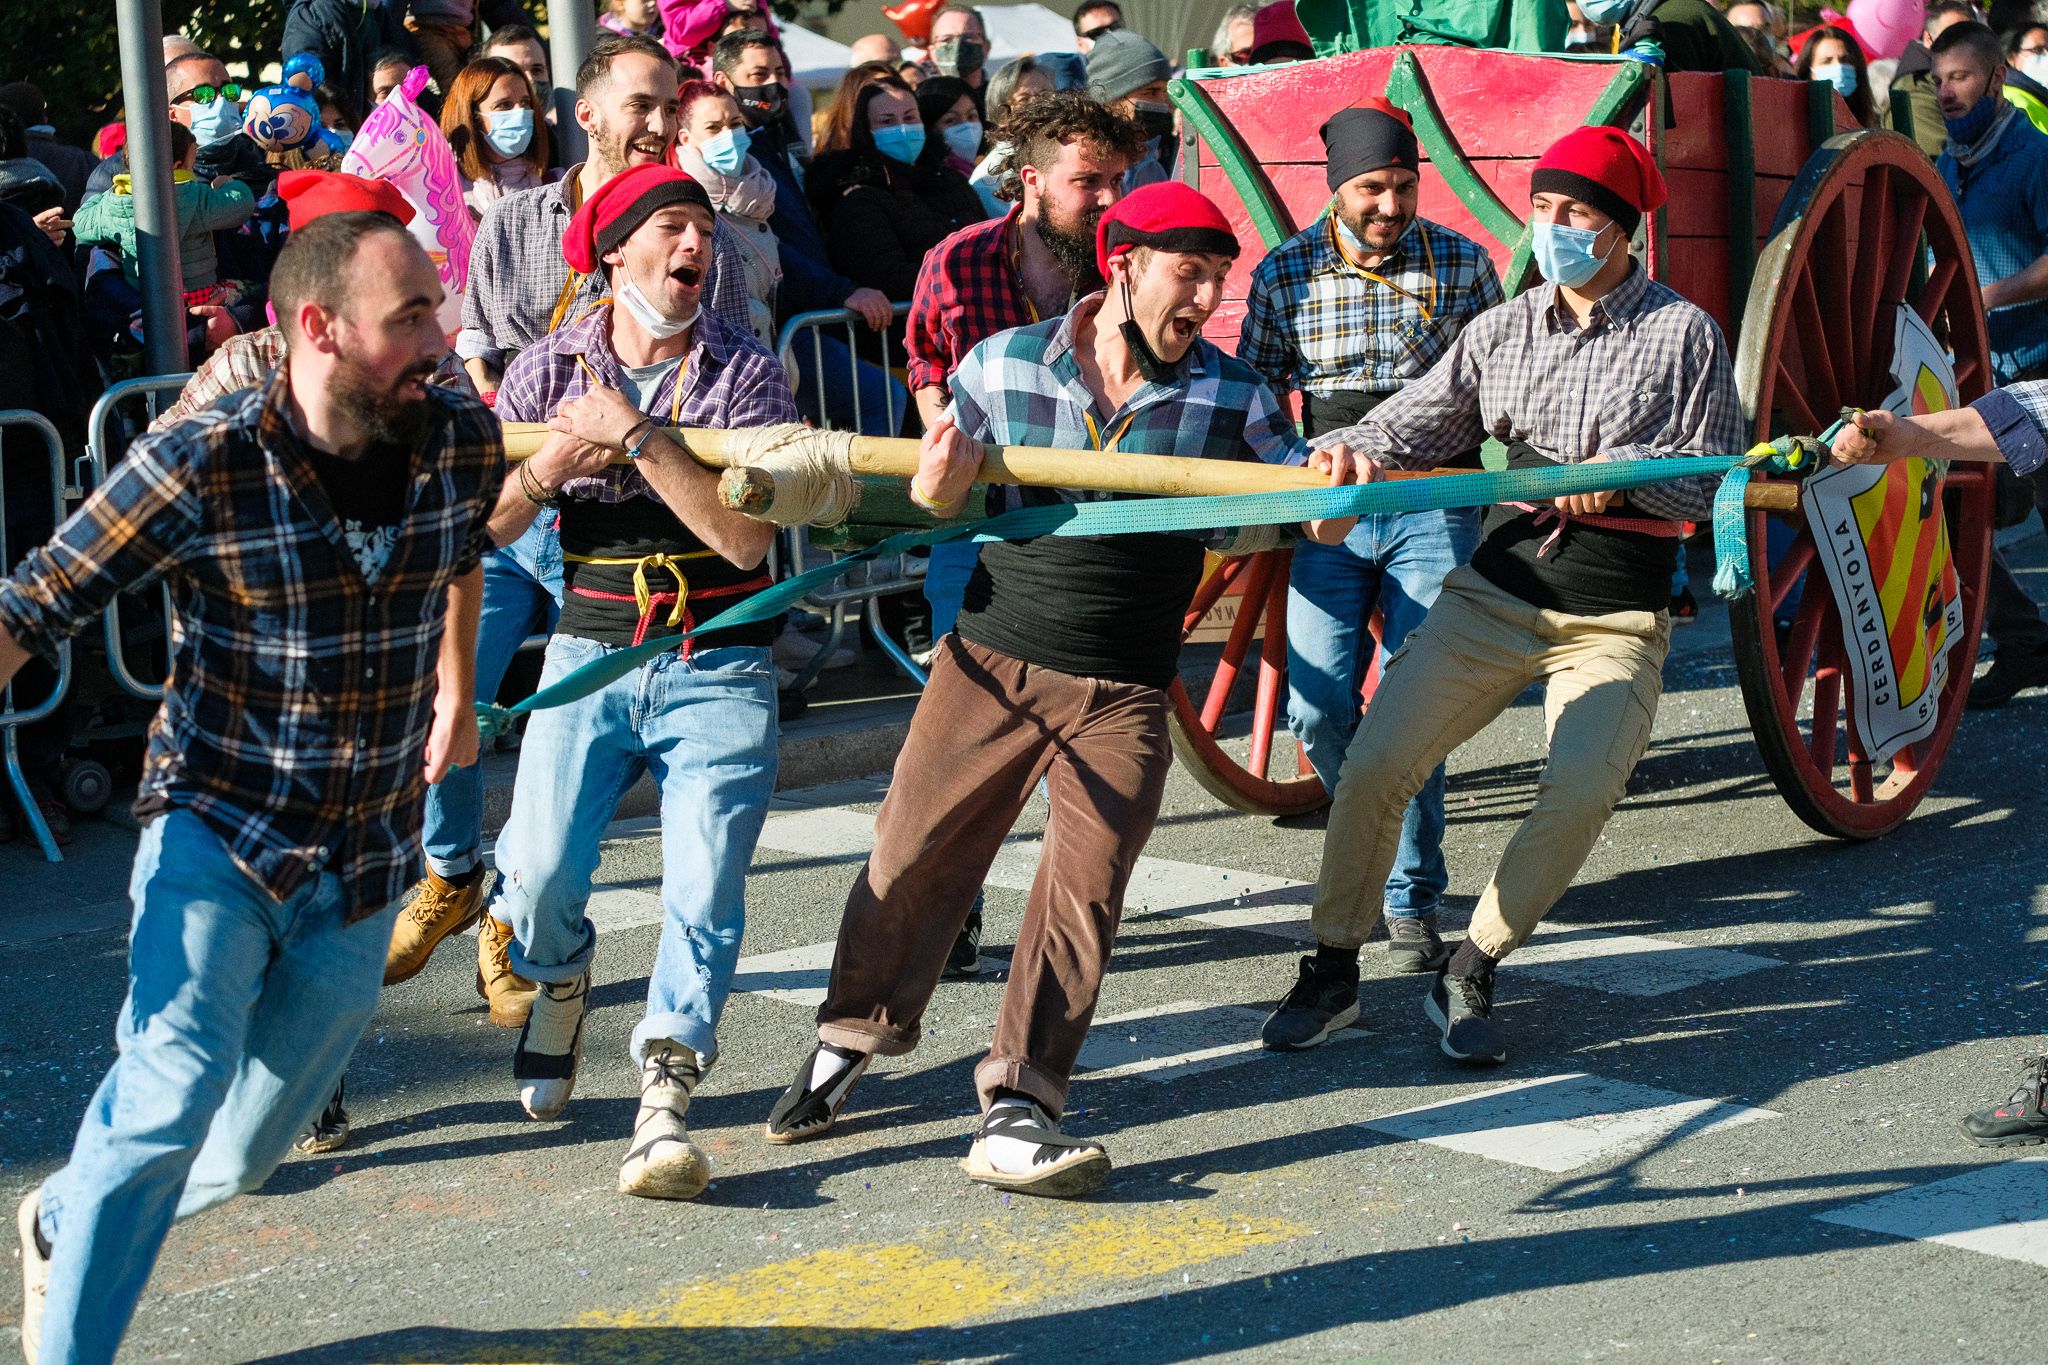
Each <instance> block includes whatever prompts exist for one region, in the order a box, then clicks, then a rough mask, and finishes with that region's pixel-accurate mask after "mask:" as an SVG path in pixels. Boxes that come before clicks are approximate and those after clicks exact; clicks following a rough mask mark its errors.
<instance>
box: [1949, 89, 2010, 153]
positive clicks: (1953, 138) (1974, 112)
mask: <svg viewBox="0 0 2048 1365" xmlns="http://www.w3.org/2000/svg"><path fill="white" fill-rule="evenodd" d="M2004 103H2005V101H2004V100H1999V99H1993V98H1992V97H1991V96H1989V95H1985V96H1983V97H1982V98H1980V99H1979V100H1978V101H1977V102H1976V103H1975V104H1973V105H1971V106H1970V112H1969V113H1967V114H1964V115H1963V116H1962V117H1961V118H1955V119H1950V118H1945V119H1943V120H1942V123H1943V124H1944V125H1945V126H1946V127H1947V128H1948V140H1949V141H1950V142H1960V143H1961V144H1962V145H1963V146H1965V147H1967V146H1969V145H1970V144H1971V143H1973V142H1975V141H1976V140H1977V139H1978V138H1980V137H1982V136H1984V134H1985V132H1986V131H1987V130H1989V129H1990V127H1991V120H1992V119H1994V118H1996V117H1998V110H1999V108H2000V107H2001V106H2002V105H2003V104H2004Z"/></svg>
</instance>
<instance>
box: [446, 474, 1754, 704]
mask: <svg viewBox="0 0 2048 1365" xmlns="http://www.w3.org/2000/svg"><path fill="white" fill-rule="evenodd" d="M1743 465H1744V459H1743V458H1739V457H1735V456H1728V455H1684V456H1676V457H1673V458H1670V459H1660V460H1629V461H1615V462H1606V461H1601V462H1597V463H1587V464H1572V465H1557V466H1555V467H1552V468H1549V469H1508V470H1487V471H1482V472H1475V473H1471V474H1446V475H1443V476H1441V477H1438V478H1433V479H1397V480H1387V481H1384V482H1380V483H1368V484H1345V485H1342V486H1340V487H1336V488H1302V489H1292V490H1289V491H1286V492H1280V493H1233V494H1229V495H1225V496H1221V497H1206V498H1121V499H1115V500H1110V501H1102V502H1076V503H1069V502H1063V503H1056V504H1054V505H1052V506H1049V507H1023V508H1019V509H1017V510H1016V511H1014V512H1005V513H1003V514H1002V515H1001V516H998V517H991V518H989V519H988V520H986V521H978V522H971V523H968V524H966V525H961V526H939V527H934V528H933V529H932V530H929V531H906V532H905V533H904V534H902V535H898V536H890V537H889V538H888V539H887V540H884V541H882V542H881V543H880V544H877V545H874V546H871V547H869V548H868V549H865V550H861V551H859V552H857V553H855V554H851V555H848V556H847V557H846V558H844V559H839V560H835V561H833V562H832V563H830V564H821V565H819V566H818V567H817V568H815V569H810V570H807V571H806V572H804V573H800V574H798V575H797V576H796V577H794V578H788V579H784V580H783V581H782V582H780V583H777V584H775V585H774V586H773V587H771V588H766V589H764V590H762V591H761V592H758V593H755V594H754V595H753V596H752V597H749V598H748V599H747V600H746V601H744V602H741V603H738V604H737V605H735V606H732V607H728V608H727V609H726V610H724V611H722V612H720V613H719V614H718V615H716V616H714V617H712V618H711V619H710V620H708V621H705V622H703V623H701V624H700V625H698V626H697V627H696V629H695V630H693V631H691V632H690V634H691V635H693V636H694V635H705V634H709V633H710V632H712V631H715V630H723V629H725V628H727V627H728V626H742V625H747V624H750V623H752V622H755V621H765V620H768V619H770V618H771V617H775V616H780V615H781V614H782V613H783V612H785V611H787V610H788V609H789V608H790V607H792V606H794V605H795V604H796V603H798V602H800V601H802V600H803V599H804V598H805V597H807V596H809V595H810V594H811V593H812V592H813V591H815V590H816V589H818V588H820V587H823V586H825V585H826V584H828V583H831V582H832V581H833V580H834V579H837V578H841V577H843V576H844V575H845V574H847V573H848V572H849V571H851V570H852V569H853V567H854V566H855V565H857V564H861V563H864V562H866V561H867V560H871V559H882V558H886V557H888V556H890V555H899V554H903V553H905V552H906V551H909V550H914V549H917V548H919V547H920V546H926V545H940V544H944V543H945V542H947V541H950V540H961V539H973V540H977V541H990V540H1030V539H1033V538H1034V537H1037V536H1048V535H1050V536H1114V535H1129V534H1133V533H1136V532H1144V531H1153V532H1158V531H1167V532H1171V531H1210V530H1219V529H1224V528H1229V527H1237V526H1275V525H1283V526H1284V525H1287V524H1289V523H1292V522H1300V521H1323V520H1328V519H1331V518H1335V517H1350V516H1361V517H1364V516H1380V515H1387V514H1392V513H1401V512H1432V511H1441V510H1444V509H1447V508H1452V507H1486V506H1491V505H1492V504H1494V503H1501V502H1547V501H1549V500H1550V499H1552V498H1558V497H1563V496H1565V495H1566V494H1570V493H1600V492H1609V491H1626V490H1628V489H1631V488H1645V487H1648V486H1649V485H1651V484H1657V483H1666V482H1669V481H1670V480H1672V479H1684V478H1698V477H1700V476H1703V475H1715V476H1727V475H1728V474H1729V473H1730V471H1731V470H1737V469H1741V468H1742V467H1743ZM1745 477H1746V475H1745ZM1723 491H1724V493H1725V491H1726V485H1725V484H1724V485H1723ZM1736 506H1737V508H1738V509H1739V508H1740V506H1741V503H1740V493H1739V492H1738V494H1737V503H1736ZM1735 522H1736V524H1735V526H1734V534H1736V535H1737V536H1743V535H1744V530H1743V523H1742V519H1741V518H1740V517H1737V518H1736V519H1735ZM1721 534H1722V527H1721V523H1720V517H1719V508H1718V506H1717V508H1716V520H1715V536H1716V539H1717V541H1718V539H1719V537H1720V536H1721ZM1743 554H1744V558H1745V560H1746V558H1747V550H1746V549H1745V550H1744V551H1743ZM1716 581H1717V582H1718V581H1719V575H1718V574H1717V575H1716ZM678 642H679V640H678V637H676V636H669V637H666V638H664V639H660V640H649V641H648V642H647V643H645V644H642V645H635V646H633V647H632V648H630V649H621V650H616V651H613V652H611V653H607V654H605V655H604V656H602V657H601V658H597V659H593V660H592V661H591V662H589V663H587V664H585V665H583V666H582V667H581V668H579V669H577V670H576V671H575V672H573V673H571V674H569V675H568V676H567V677H565V678H562V679H559V680H558V681H556V682H553V683H550V684H549V685H548V686H546V687H544V688H542V689H541V690H540V691H538V692H536V693H534V694H533V695H532V696H530V697H528V698H527V699H526V700H524V701H522V702H517V703H514V704H513V705H511V706H498V705H495V704H492V703H488V702H479V703H478V704H477V708H476V712H477V724H478V726H479V727H480V728H481V729H482V731H483V734H484V737H485V738H489V737H491V736H493V735H498V734H502V733H504V732H505V731H506V730H507V729H509V728H510V727H511V725H512V722H513V721H514V720H515V719H517V718H518V717H519V716H520V715H523V714H525V713H526V712H529V711H540V710H545V709H546V708H548V707H550V706H561V705H564V704H566V703H568V702H572V701H576V700H578V699H580V698H583V697H587V696H589V695H590V694H591V693H593V692H596V691H598V690H599V689H601V688H603V687H606V686H608V685H610V684H611V683H613V682H616V681H617V680H618V679H620V678H623V677H625V676H626V675H627V674H628V673H631V672H632V671H633V670H634V669H636V668H638V667H639V666H640V665H641V664H643V663H646V662H647V661H648V660H650V659H654V658H658V657H660V656H661V655H663V654H666V653H668V652H670V651H671V650H673V649H675V647H676V645H677V644H678Z"/></svg>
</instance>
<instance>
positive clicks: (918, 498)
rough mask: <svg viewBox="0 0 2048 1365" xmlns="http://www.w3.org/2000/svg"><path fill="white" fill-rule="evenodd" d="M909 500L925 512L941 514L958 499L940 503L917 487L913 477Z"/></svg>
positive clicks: (915, 479)
mask: <svg viewBox="0 0 2048 1365" xmlns="http://www.w3.org/2000/svg"><path fill="white" fill-rule="evenodd" d="M910 500H911V501H912V502H914V503H916V504H917V505H918V506H919V507H922V508H923V509H924V510H925V511H927V512H943V511H945V510H946V509H948V508H950V507H951V506H952V505H953V503H955V502H958V501H959V499H958V498H954V499H952V500H950V501H945V502H942V501H940V500H939V499H937V498H934V497H930V496H928V495H927V494H926V493H925V492H924V490H923V489H921V488H919V487H918V486H917V478H916V476H915V475H913V476H912V477H911V480H910Z"/></svg>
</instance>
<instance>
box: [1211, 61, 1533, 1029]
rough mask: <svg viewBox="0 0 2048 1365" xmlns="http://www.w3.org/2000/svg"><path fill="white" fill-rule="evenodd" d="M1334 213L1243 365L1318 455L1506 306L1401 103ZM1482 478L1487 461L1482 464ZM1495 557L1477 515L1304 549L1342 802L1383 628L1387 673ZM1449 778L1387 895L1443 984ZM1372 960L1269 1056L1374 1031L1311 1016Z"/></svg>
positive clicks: (1289, 255) (1296, 1010) (1346, 146)
mask: <svg viewBox="0 0 2048 1365" xmlns="http://www.w3.org/2000/svg"><path fill="white" fill-rule="evenodd" d="M1322 137H1323V146H1324V147H1325V148H1326V149H1327V151H1328V153H1329V169H1328V180H1329V185H1330V193H1331V200H1330V209H1329V212H1327V213H1325V214H1324V215H1323V216H1322V217H1321V218H1319V219H1317V220H1316V221H1315V222H1314V223H1313V224H1311V225H1310V226H1309V227H1308V228H1307V229H1306V230H1304V231H1302V232H1298V233H1296V234H1295V235H1294V236H1293V237H1291V238H1289V239H1288V240H1287V241H1285V242H1283V243H1281V245H1280V246H1279V247H1278V248H1277V249H1275V250H1274V251H1273V252H1272V254H1271V255H1269V256H1267V257H1266V259H1265V260H1263V261H1261V262H1259V266H1258V269H1257V270H1255V271H1254V272H1253V273H1252V284H1251V292H1250V294H1249V296H1248V297H1247V298H1246V300H1245V315H1244V331H1243V332H1242V333H1241V334H1240V336H1239V338H1238V344H1237V356H1238V359H1240V360H1242V361H1244V362H1245V363H1246V364H1247V365H1250V366H1251V367H1252V368H1253V369H1255V370H1257V371H1258V372H1259V373H1260V374H1262V375H1264V376H1265V377H1266V379H1267V380H1268V381H1269V382H1270V383H1272V385H1273V386H1274V387H1275V388H1276V389H1281V390H1286V389H1290V388H1291V389H1297V390H1299V391H1300V393H1301V408H1302V412H1301V415H1302V425H1303V427H1304V428H1305V431H1306V435H1307V436H1308V437H1309V439H1310V440H1314V439H1315V438H1316V437H1318V436H1320V435H1322V434H1323V433H1324V432H1327V431H1334V430H1336V429H1337V428H1339V427H1344V426H1349V425H1350V424H1352V423H1354V422H1358V421H1361V420H1363V419H1364V417H1365V415H1366V414H1367V413H1369V412H1371V411H1372V410H1373V409H1374V408H1375V407H1378V406H1379V405H1380V404H1381V403H1382V402H1384V401H1385V400H1387V399H1388V398H1391V397H1393V396H1394V395H1395V394H1396V393H1399V392H1400V391H1401V388H1402V386H1404V385H1406V384H1407V383H1409V382H1410V381H1411V380H1415V379H1419V378H1421V377H1422V376H1423V374H1425V373H1426V372H1427V371H1428V370H1429V367H1430V366H1432V365H1434V364H1436V362H1437V361H1438V360H1439V359H1440V358H1441V357H1442V356H1443V354H1444V352H1446V351H1448V350H1449V349H1450V347H1451V343H1452V342H1453V341H1454V340H1456V339H1457V336H1458V333H1459V332H1460V331H1462V330H1463V329H1464V326H1465V324H1466V323H1467V322H1470V321H1471V320H1472V319H1473V318H1474V317H1475V316H1477V315H1478V314H1479V313H1481V312H1484V311H1485V310H1486V309H1488V308H1491V307H1493V306H1494V305H1495V304H1497V303H1499V302H1500V301H1501V288H1500V278H1499V277H1498V276H1497V275H1495V274H1494V270H1493V261H1492V260H1491V259H1490V258H1489V257H1488V256H1487V254H1486V251H1485V249H1484V248H1482V247H1480V246H1479V245H1478V244H1477V243H1475V242H1472V241H1470V240H1469V239H1467V238H1464V237H1461V236H1459V235H1458V234H1457V233H1455V232H1452V231H1451V230H1450V229H1449V228H1444V227H1439V226H1437V225H1436V224H1435V223H1432V222H1429V221H1427V220H1426V219H1423V218H1419V217H1417V216H1416V197H1417V192H1418V189H1419V187H1420V184H1421V181H1420V178H1419V177H1418V175H1417V174H1416V165H1417V162H1418V160H1419V157H1418V154H1417V149H1416V145H1415V134H1414V132H1413V131H1412V129H1411V128H1410V126H1409V122H1408V115H1407V114H1406V113H1404V112H1402V111H1401V110H1399V109H1396V108H1395V107H1394V106H1393V105H1391V104H1389V103H1387V101H1385V100H1384V99H1380V98H1377V97H1374V98H1371V99H1368V100H1366V101H1365V102H1364V103H1363V104H1362V105H1361V106H1360V107H1358V108H1355V109H1344V110H1340V111H1338V112H1337V113H1336V114H1334V115H1332V116H1331V118H1330V121H1329V122H1327V123H1325V124H1324V125H1323V127H1322ZM1470 463H1471V464H1472V465H1473V467H1475V468H1476V467H1477V465H1478V460H1477V458H1476V452H1475V453H1474V457H1473V458H1472V459H1471V460H1470ZM1478 543H1479V513H1478V511H1477V510H1476V509H1473V508H1457V509H1454V510H1450V511H1442V512H1405V513H1391V514H1383V515H1380V516H1372V517H1363V518H1361V519H1360V520H1359V523H1358V526H1357V528H1356V529H1354V530H1353V531H1352V532H1351V534H1350V535H1348V536H1346V537H1345V538H1344V543H1343V544H1342V545H1328V546H1324V545H1316V544H1314V543H1307V544H1302V545H1297V546H1295V548H1294V559H1293V566H1292V569H1291V571H1290V574H1289V581H1288V587H1287V691H1288V705H1287V721H1288V726H1289V728H1290V729H1292V730H1293V731H1294V735H1295V738H1297V739H1299V740H1300V741H1301V745H1302V748H1303V749H1304V750H1305V751H1306V752H1307V754H1308V761H1309V763H1310V765H1311V766H1312V767H1313V768H1314V769H1315V773H1316V776H1317V777H1318V778H1320V779H1322V783H1323V789H1324V790H1325V791H1332V792H1334V791H1335V790H1337V773H1338V771H1339V770H1340V769H1341V768H1342V767H1343V766H1344V751H1345V749H1347V748H1349V747H1350V744H1351V736H1352V735H1353V734H1355V733H1357V730H1358V718H1359V710H1358V694H1359V688H1360V687H1361V685H1362V684H1363V683H1364V681H1365V674H1366V669H1367V664H1368V661H1369V660H1370V658H1371V656H1370V655H1369V654H1368V653H1367V649H1368V648H1369V647H1370V645H1371V640H1370V638H1369V636H1368V635H1367V633H1366V624H1367V622H1369V621H1370V620H1371V619H1372V615H1373V613H1374V612H1375V611H1377V612H1378V613H1379V615H1380V641H1379V657H1380V659H1381V661H1382V662H1384V661H1385V660H1387V659H1389V658H1391V657H1393V654H1394V651H1395V650H1397V649H1399V648H1400V647H1401V642H1402V641H1403V640H1405V639H1406V638H1407V637H1408V632H1409V631H1411V630H1413V629H1415V627H1416V626H1418V625H1420V624H1421V622H1422V617H1423V613H1425V612H1427V611H1428V610H1429V605H1430V603H1432V602H1434V601H1436V595H1437V592H1438V590H1439V589H1441V588H1442V587H1443V582H1444V575H1445V574H1447V573H1449V572H1450V571H1451V570H1452V569H1455V568H1456V567H1458V565H1460V564H1463V563H1465V562H1466V561H1468V560H1470V559H1471V558H1472V550H1473V547H1474V546H1476V545H1478ZM1443 837H1444V770H1443V768H1442V767H1441V766H1439V767H1438V768H1437V769H1436V771H1435V772H1433V773H1431V774H1430V775H1429V780H1428V781H1427V782H1425V783H1424V784H1423V788H1422V790H1421V791H1420V792H1418V793H1417V794H1416V797H1415V799H1414V800H1413V801H1412V802H1410V803H1409V805H1408V811H1407V814H1406V816H1405V817H1404V819H1403V821H1402V825H1401V848H1400V856H1399V857H1398V858H1396V859H1395V862H1394V871H1393V873H1392V875H1391V876H1389V877H1388V878H1387V885H1386V901H1385V909H1386V917H1387V936H1388V939H1389V941H1390V943H1389V948H1388V954H1387V956H1388V962H1389V965H1391V966H1392V967H1393V969H1394V970H1395V971H1398V972H1433V971H1435V970H1436V969H1437V968H1438V967H1440V966H1442V965H1443V959H1444V957H1445V956H1446V953H1445V949H1444V943H1443V939H1442V938H1440V937H1439V936H1438V933H1437V904H1438V902H1439V901H1440V900H1441V899H1442V897H1443V893H1444V886H1445V883H1446V882H1447V881H1448V880H1449V874H1448V873H1447V871H1446V870H1445V867H1444V852H1443ZM1357 985H1358V954H1357V952H1356V950H1354V951H1352V952H1351V953H1350V954H1349V956H1348V957H1347V956H1343V955H1338V956H1337V957H1335V958H1333V959H1331V960H1330V961H1322V960H1320V959H1318V958H1315V957H1307V958H1304V959H1302V968H1301V979H1300V982H1299V983H1298V984H1297V985H1296V986H1295V988H1294V991H1293V992H1292V993H1290V994H1289V995H1288V997H1287V999H1286V1000H1284V1001H1282V1002H1281V1004H1280V1007H1279V1008H1278V1009H1277V1010H1275V1011H1274V1012H1273V1015H1272V1017H1271V1018H1270V1019H1268V1020H1267V1021H1266V1028H1265V1035H1264V1041H1265V1045H1266V1046H1267V1047H1269V1048H1274V1049H1278V1050H1282V1051H1295V1050H1298V1049H1301V1048H1307V1047H1314V1046H1315V1045H1316V1044H1318V1043H1320V1042H1322V1041H1323V1040H1324V1039H1325V1038H1327V1037H1329V1036H1330V1033H1331V1032H1332V1031H1333V1030H1336V1029H1340V1028H1343V1027H1345V1026H1346V1025H1347V1024H1349V1023H1350V1022H1351V1021H1352V1019H1353V1018H1355V1017H1356V1015H1357V1009H1358V1007H1357V1004H1356V1000H1355V996H1354V997H1353V1003H1351V1004H1350V1005H1349V1006H1347V1007H1344V1008H1340V1009H1338V1010H1337V1011H1336V1012H1335V1013H1331V1012H1329V1011H1327V1010H1322V1011H1318V1010H1308V1009H1303V1008H1301V1006H1302V1004H1303V1002H1304V1001H1307V1000H1320V999H1321V998H1322V997H1324V996H1328V995H1332V994H1344V993H1346V992H1355V990H1356V988H1357Z"/></svg>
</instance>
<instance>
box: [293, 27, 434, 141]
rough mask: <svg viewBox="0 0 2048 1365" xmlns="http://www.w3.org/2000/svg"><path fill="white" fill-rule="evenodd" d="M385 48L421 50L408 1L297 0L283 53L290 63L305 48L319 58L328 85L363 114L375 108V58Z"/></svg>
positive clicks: (411, 52) (415, 53) (413, 52)
mask: <svg viewBox="0 0 2048 1365" xmlns="http://www.w3.org/2000/svg"><path fill="white" fill-rule="evenodd" d="M385 48H392V49H395V50H396V51H399V52H403V53H406V54H407V55H408V56H412V57H414V58H417V56H418V54H419V49H418V48H417V47H416V46H415V45H414V43H413V40H412V35H411V34H410V33H408V32H406V29H405V3H404V0H384V3H381V4H365V3H364V0H292V7H291V9H290V10H289V11H288V12H287V13H286V14H285V16H284V41H283V42H282V43H280V44H278V54H279V55H280V56H282V57H283V58H284V59H285V60H287V61H289V60H290V59H291V58H293V57H296V56H298V55H299V54H300V53H301V52H310V53H312V54H313V55H314V56H316V57H318V58H319V59H320V64H321V65H322V66H324V67H326V68H327V85H328V88H329V89H331V90H334V91H337V92H338V93H340V94H341V95H342V96H343V97H344V98H345V99H347V100H349V101H350V105H351V107H352V108H354V109H355V110H356V111H357V114H356V116H357V117H358V118H360V117H362V115H363V114H364V113H367V112H368V111H369V108H370V59H371V58H372V57H374V56H375V55H376V54H377V53H379V52H382V51H383V50H384V49H385Z"/></svg>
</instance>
